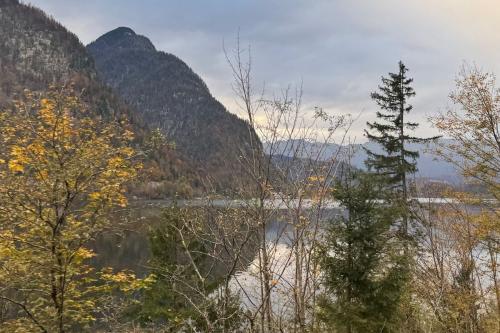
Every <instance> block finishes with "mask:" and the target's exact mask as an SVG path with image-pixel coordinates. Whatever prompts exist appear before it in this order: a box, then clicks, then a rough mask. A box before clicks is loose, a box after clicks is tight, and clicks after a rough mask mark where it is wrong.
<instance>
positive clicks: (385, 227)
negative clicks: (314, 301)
mask: <svg viewBox="0 0 500 333" xmlns="http://www.w3.org/2000/svg"><path fill="white" fill-rule="evenodd" d="M335 198H336V199H337V200H339V201H340V203H341V204H342V205H343V206H344V207H345V208H346V215H345V216H341V217H338V218H336V219H334V220H332V222H331V224H330V228H329V230H328V231H327V241H326V244H325V245H324V247H323V248H322V251H321V256H320V258H321V265H322V267H323V270H324V274H325V280H324V284H325V287H326V290H327V297H325V298H324V300H323V302H322V318H323V320H324V321H326V322H327V323H329V324H330V325H332V326H333V327H335V328H336V331H335V332H350V333H351V332H390V331H392V327H393V326H394V325H395V322H396V313H397V309H398V306H399V302H400V298H401V292H402V289H403V286H404V284H405V281H406V279H407V275H408V274H407V273H408V272H407V270H406V267H407V265H406V257H405V256H404V255H403V252H404V251H403V249H404V247H403V244H401V243H400V242H399V240H398V238H396V237H393V232H392V230H391V225H393V223H394V219H395V216H398V213H397V210H398V207H392V206H391V205H390V204H388V202H390V201H389V200H387V194H386V192H385V191H384V190H383V184H380V183H378V182H376V181H375V178H374V177H372V176H370V175H366V174H361V173H356V174H353V175H348V177H347V179H346V180H345V182H344V183H341V184H340V183H339V184H338V188H337V190H336V191H335Z"/></svg>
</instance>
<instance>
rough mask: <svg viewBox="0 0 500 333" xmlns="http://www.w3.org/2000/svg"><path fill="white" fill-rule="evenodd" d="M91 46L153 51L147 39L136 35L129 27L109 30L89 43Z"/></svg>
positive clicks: (151, 44) (152, 46)
mask: <svg viewBox="0 0 500 333" xmlns="http://www.w3.org/2000/svg"><path fill="white" fill-rule="evenodd" d="M91 45H94V46H96V47H99V48H100V49H103V48H113V49H130V50H132V49H134V50H137V49H139V50H140V49H142V50H151V51H154V50H155V47H154V45H153V43H151V41H150V40H149V39H148V38H146V37H144V36H141V35H138V34H136V33H135V31H134V30H132V29H131V28H129V27H118V28H116V29H114V30H111V31H109V32H107V33H105V34H104V35H102V36H101V37H99V38H98V39H97V40H96V41H95V42H93V43H91Z"/></svg>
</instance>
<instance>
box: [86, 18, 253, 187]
mask: <svg viewBox="0 0 500 333" xmlns="http://www.w3.org/2000/svg"><path fill="white" fill-rule="evenodd" d="M87 49H88V51H89V52H90V53H91V54H92V56H93V58H94V60H95V63H96V68H97V72H98V75H99V76H100V77H101V78H102V79H103V80H104V81H105V82H106V83H107V84H108V85H110V86H111V87H112V88H113V89H114V91H115V92H117V93H118V94H119V95H120V96H121V97H122V98H123V99H124V100H125V101H126V102H127V103H128V104H129V105H130V106H131V107H133V108H134V109H135V110H136V111H137V112H138V114H139V115H140V117H141V119H142V120H143V121H144V123H145V124H146V125H147V126H148V127H149V128H150V129H156V128H158V129H160V130H161V132H162V133H163V134H164V135H165V136H166V137H167V139H168V140H169V141H173V142H175V145H176V147H177V148H176V149H177V150H178V151H179V153H180V154H181V155H182V156H184V157H185V158H186V159H187V160H188V162H189V163H190V165H192V166H193V167H194V168H195V169H196V172H197V173H198V174H199V175H201V178H203V179H207V180H208V181H209V182H210V183H211V185H212V186H215V187H216V188H217V189H218V190H224V189H227V188H232V189H235V188H238V186H240V185H241V183H242V181H243V182H244V180H242V176H241V174H242V170H241V169H240V161H239V156H240V155H243V154H247V153H249V152H250V150H251V147H250V141H249V138H250V135H249V126H248V124H247V123H246V122H245V121H243V120H241V119H239V118H238V117H237V116H235V115H233V114H231V113H229V112H228V111H227V110H226V109H225V108H224V106H223V105H222V104H221V103H219V102H218V101H217V100H216V99H215V98H214V97H213V96H212V95H211V93H210V91H209V89H208V87H207V85H206V84H205V83H204V82H203V80H202V79H201V78H200V77H199V76H198V75H197V74H196V73H195V72H194V71H193V70H192V69H191V68H190V67H189V66H188V65H186V63H184V62H183V61H182V60H180V59H179V58H177V57H176V56H174V55H172V54H169V53H165V52H162V51H158V50H156V48H155V46H154V45H153V44H152V43H151V41H150V40H149V39H148V38H146V37H144V36H141V35H138V34H136V33H135V32H134V31H133V30H132V29H130V28H126V27H120V28H117V29H115V30H112V31H110V32H108V33H106V34H104V35H103V36H101V37H99V38H98V39H97V40H96V41H94V42H92V43H91V44H89V45H88V46H87Z"/></svg>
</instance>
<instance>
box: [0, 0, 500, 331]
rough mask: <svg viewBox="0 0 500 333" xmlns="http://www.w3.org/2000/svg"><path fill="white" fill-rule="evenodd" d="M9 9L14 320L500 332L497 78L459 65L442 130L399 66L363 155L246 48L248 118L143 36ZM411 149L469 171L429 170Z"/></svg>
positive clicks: (7, 262)
mask: <svg viewBox="0 0 500 333" xmlns="http://www.w3.org/2000/svg"><path fill="white" fill-rule="evenodd" d="M0 19H1V20H0V71H1V73H0V74H1V76H0V106H1V108H2V109H1V112H0V143H1V144H0V332H19V333H21V332H45V333H49V332H50V333H52V332H58V333H63V332H67V333H69V332H144V333H146V332H192V333H195V332H204V333H205V332H206V333H209V332H212V333H223V332H224V333H230V332H241V333H243V332H245V333H246V332H248V333H289V332H294V333H306V332H307V333H323V332H324V333H326V332H332V333H364V332H368V333H370V332H373V333H375V332H398V333H399V332H401V333H403V332H414V333H461V332H466V333H498V332H500V285H499V283H500V282H499V280H498V279H499V273H498V261H499V253H500V251H499V246H500V238H499V232H500V204H499V202H500V105H499V101H500V89H499V88H498V87H497V86H496V82H495V77H494V75H493V74H492V73H487V72H484V71H482V70H480V69H478V68H477V67H474V66H464V67H463V68H461V69H459V71H458V73H457V78H456V82H455V88H454V90H453V91H452V92H451V93H450V96H449V102H450V107H449V108H448V109H447V110H445V111H443V112H441V113H435V114H434V115H432V116H431V117H430V118H429V122H431V123H432V125H433V126H434V127H435V128H436V129H437V130H439V133H440V135H439V136H433V137H428V136H425V135H421V132H422V131H421V130H419V126H420V125H419V124H418V123H416V122H415V121H414V109H413V106H412V105H413V102H414V100H415V99H417V98H418V91H415V89H414V82H413V79H412V78H411V75H410V74H412V72H411V71H410V70H409V69H408V67H406V64H404V63H403V62H402V61H400V62H399V63H397V64H394V69H393V70H392V71H391V69H390V68H388V71H390V72H389V73H388V74H384V75H383V76H382V78H381V81H380V84H379V86H378V87H373V91H372V92H370V91H367V92H366V94H367V95H369V96H371V99H372V102H373V106H374V110H376V111H375V114H376V120H374V121H369V122H368V123H367V124H366V127H365V128H366V130H365V133H366V137H367V138H368V140H369V141H370V143H371V144H372V145H373V146H369V145H365V146H361V147H357V146H356V145H352V144H350V141H349V138H350V131H351V127H352V124H353V122H354V121H355V119H354V117H351V116H350V115H345V114H331V113H329V112H327V111H325V110H324V109H322V108H319V107H318V108H315V110H314V116H313V117H312V119H309V118H308V119H307V121H306V119H305V117H306V112H305V107H304V106H303V104H302V95H303V91H302V89H301V88H297V89H286V90H285V91H282V92H280V93H273V92H271V93H269V94H259V93H256V89H255V87H254V82H253V81H252V69H253V68H252V63H251V55H250V53H249V50H242V49H241V48H240V45H239V39H238V43H237V46H236V49H235V50H234V52H226V54H225V56H226V59H227V63H228V68H227V70H228V71H229V72H231V73H232V75H233V79H234V82H233V89H234V93H235V98H236V99H237V100H238V102H239V105H241V106H242V107H243V109H244V111H245V115H246V116H245V119H240V118H238V117H236V116H234V115H232V114H230V113H229V112H228V111H227V110H226V109H225V108H224V107H223V106H222V104H220V103H219V102H218V101H217V100H215V98H214V97H212V95H211V94H210V92H209V90H208V88H207V86H206V85H205V83H204V82H203V81H202V80H201V78H200V77H199V76H198V75H196V74H195V73H194V72H193V71H192V70H191V69H190V68H189V67H188V66H187V65H186V64H185V63H184V62H182V61H181V60H180V59H178V58H177V57H175V56H173V55H171V54H167V53H163V52H159V51H157V50H156V49H155V47H154V46H153V44H152V43H151V42H150V41H149V40H148V39H147V38H146V37H143V36H139V35H136V34H135V32H134V31H132V30H131V29H128V28H118V29H116V30H113V31H111V32H109V33H108V34H105V35H104V36H102V37H100V38H98V39H97V40H96V41H95V42H93V43H91V44H90V45H89V46H88V47H87V48H85V47H84V46H83V45H82V44H81V43H80V42H79V41H78V39H77V38H76V36H75V35H73V34H72V33H70V32H68V31H67V30H66V29H65V28H64V27H62V26H61V25H60V24H59V23H57V22H56V21H54V20H53V19H51V18H48V17H47V16H46V15H45V14H44V13H43V12H42V11H40V10H39V9H36V8H34V7H31V6H29V5H25V4H22V3H19V2H18V1H16V0H4V1H2V0H0ZM381 74H383V73H381ZM370 93H371V94H370ZM305 124H307V125H305ZM325 128H326V129H327V131H326V133H325V131H324V130H322V129H325ZM441 137H444V138H446V140H441ZM263 143H264V144H263ZM415 144H422V145H425V144H429V147H431V151H430V152H426V153H428V154H432V155H433V156H435V158H439V159H442V160H443V161H446V162H447V163H448V164H449V165H452V166H453V167H454V168H455V170H457V172H458V173H460V175H461V177H463V179H464V181H465V183H464V184H460V185H454V184H451V183H447V182H426V181H420V182H417V181H416V180H415V177H414V176H415V174H416V173H417V171H418V164H417V160H418V158H419V155H420V153H421V152H419V151H418V150H416V149H415V148H414V147H415ZM311 146H314V149H310V147H311ZM374 146H376V147H378V149H371V148H370V147H374ZM332 147H333V148H332ZM356 149H364V155H363V156H365V161H364V167H362V168H361V167H356V166H354V165H353V163H352V159H353V157H354V156H355V155H356V154H358V152H357V151H356ZM325 151H328V155H326V154H325ZM326 156H327V157H326ZM194 195H196V196H199V198H196V199H193V196H194ZM159 198H162V199H163V200H153V199H159Z"/></svg>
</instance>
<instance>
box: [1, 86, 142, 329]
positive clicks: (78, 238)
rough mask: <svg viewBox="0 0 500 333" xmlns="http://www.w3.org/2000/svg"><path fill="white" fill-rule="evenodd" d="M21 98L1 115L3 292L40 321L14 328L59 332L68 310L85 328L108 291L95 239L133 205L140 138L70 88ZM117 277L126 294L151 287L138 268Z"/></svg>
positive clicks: (69, 321)
mask: <svg viewBox="0 0 500 333" xmlns="http://www.w3.org/2000/svg"><path fill="white" fill-rule="evenodd" d="M15 105H16V108H15V110H6V111H5V112H3V113H2V115H1V116H0V140H1V143H2V144H1V145H0V184H1V186H0V207H1V213H0V296H2V295H3V294H5V295H9V297H14V298H16V299H17V301H19V303H20V304H21V302H22V304H23V305H24V306H25V307H26V309H27V310H29V311H30V313H31V314H32V315H33V317H34V318H36V319H37V321H38V324H36V325H35V324H34V321H30V320H29V319H27V318H22V320H21V319H20V320H12V321H9V322H8V323H7V324H6V325H8V327H9V328H12V327H15V330H14V331H18V332H21V331H29V332H32V331H36V330H39V328H40V326H42V327H44V329H45V330H46V331H48V332H54V331H57V329H56V327H58V320H60V319H61V316H60V315H58V311H60V310H61V311H63V314H62V320H63V321H64V326H65V327H71V326H72V325H76V326H81V327H83V326H85V325H88V324H89V322H92V321H93V320H95V316H94V311H95V310H96V308H97V307H98V302H99V301H101V300H102V297H103V292H104V291H105V290H106V289H105V288H104V289H100V290H99V292H98V290H97V289H96V288H97V287H96V286H97V285H98V284H97V282H96V280H95V272H93V270H92V268H91V267H89V266H88V265H87V264H86V262H87V261H88V260H89V259H90V258H92V257H93V256H95V253H94V252H93V251H91V250H90V249H89V248H88V247H87V246H86V245H87V244H88V243H89V242H90V241H92V240H93V239H95V237H96V236H97V235H99V234H100V233H102V232H103V231H104V230H106V229H107V228H108V227H109V226H110V225H111V221H110V220H109V215H110V212H111V211H112V210H113V209H115V208H116V207H118V206H126V204H127V200H126V197H125V195H124V194H123V193H124V188H125V184H126V183H127V182H128V181H130V180H132V179H133V178H134V177H135V175H136V171H137V170H138V168H139V167H140V165H139V164H138V163H136V162H135V161H134V155H135V152H134V150H133V149H132V148H131V147H130V146H129V142H130V140H131V138H132V137H133V135H132V133H130V131H128V130H124V129H123V127H121V126H119V125H118V123H117V122H112V121H111V122H103V121H101V120H95V119H93V118H92V114H91V112H89V111H88V110H87V107H86V106H85V105H84V104H83V103H82V102H81V101H80V100H79V98H78V97H77V95H76V94H75V93H73V92H72V91H71V90H70V89H62V90H61V89H54V90H51V91H49V92H48V93H45V94H43V96H40V95H38V94H34V93H29V92H27V93H26V97H25V99H24V100H22V101H18V102H17V103H16V104H15ZM34 129H35V130H34ZM111 281H114V283H118V284H123V287H122V288H121V290H122V291H123V290H127V291H131V290H132V289H133V288H136V287H137V288H140V287H142V286H143V284H141V283H142V282H139V280H138V279H136V278H135V276H133V275H131V274H129V273H120V274H117V275H113V279H111ZM108 282H109V281H108V280H107V281H106V283H108ZM24 290H26V292H25V291H24ZM52 295H55V296H52ZM63 301H64V307H61V303H62V302H63Z"/></svg>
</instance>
